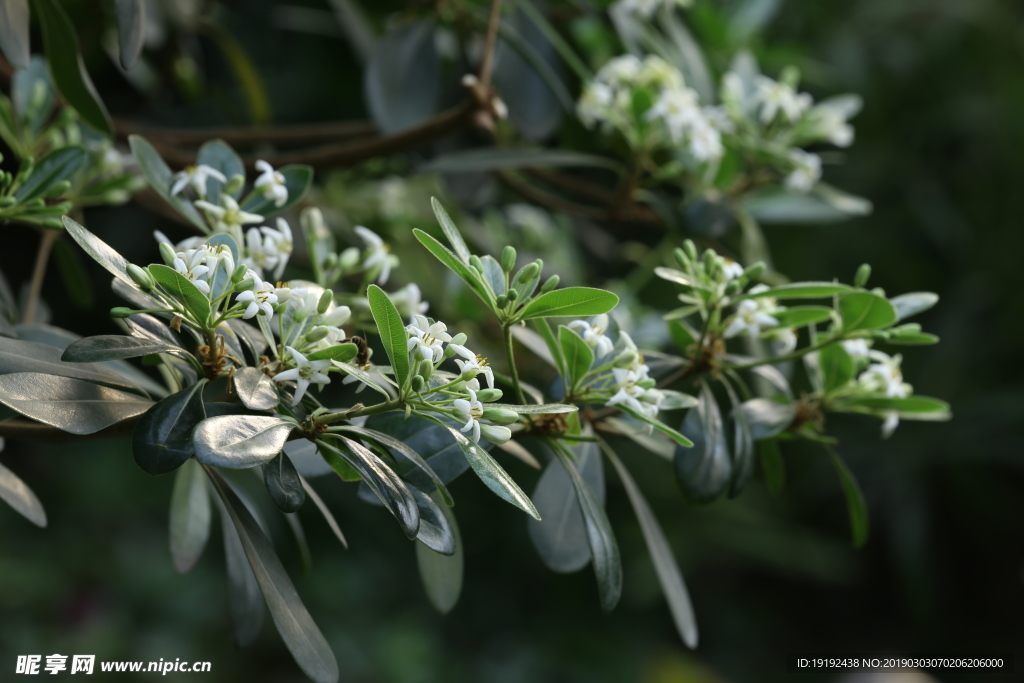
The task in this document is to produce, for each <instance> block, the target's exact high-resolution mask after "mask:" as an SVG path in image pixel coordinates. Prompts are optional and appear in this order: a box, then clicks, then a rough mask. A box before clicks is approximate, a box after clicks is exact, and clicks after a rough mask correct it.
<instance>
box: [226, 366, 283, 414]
mask: <svg viewBox="0 0 1024 683" xmlns="http://www.w3.org/2000/svg"><path fill="white" fill-rule="evenodd" d="M233 379H234V384H235V394H237V395H238V400H239V401H241V402H242V405H244V406H245V407H246V408H248V409H249V410H273V409H274V408H276V407H277V404H278V403H279V402H280V398H279V397H278V395H277V387H275V386H274V382H273V381H272V380H271V379H270V378H269V377H267V376H266V374H264V373H263V372H261V371H260V370H259V369H258V368H239V369H238V370H236V371H235V374H234V378H233Z"/></svg>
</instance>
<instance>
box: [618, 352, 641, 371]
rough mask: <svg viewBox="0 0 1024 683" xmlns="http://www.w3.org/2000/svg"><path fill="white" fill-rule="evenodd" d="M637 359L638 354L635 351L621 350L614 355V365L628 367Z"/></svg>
mask: <svg viewBox="0 0 1024 683" xmlns="http://www.w3.org/2000/svg"><path fill="white" fill-rule="evenodd" d="M638 360H640V355H639V354H638V353H637V352H636V351H623V352H622V353H620V354H619V355H618V356H616V357H615V367H617V368H628V367H629V366H631V365H633V364H634V363H636V362H637V361H638Z"/></svg>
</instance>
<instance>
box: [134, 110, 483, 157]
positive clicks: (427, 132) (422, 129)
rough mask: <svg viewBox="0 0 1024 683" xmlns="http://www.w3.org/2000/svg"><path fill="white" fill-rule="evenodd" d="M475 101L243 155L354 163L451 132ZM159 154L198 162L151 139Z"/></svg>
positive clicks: (469, 117)
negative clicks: (394, 129)
mask: <svg viewBox="0 0 1024 683" xmlns="http://www.w3.org/2000/svg"><path fill="white" fill-rule="evenodd" d="M475 111H476V105H475V104H474V103H473V102H472V101H470V100H467V101H465V102H463V103H462V104H459V105H457V106H455V107H452V108H451V109H447V110H445V111H443V112H441V113H439V114H437V115H435V116H433V117H432V118H430V119H428V120H426V121H424V122H423V123H421V124H419V125H417V126H413V127H412V128H408V129H406V130H403V131H400V132H398V133H394V134H393V135H385V136H380V137H373V138H370V139H367V140H356V141H354V142H348V143H338V144H327V145H320V146H318V147H313V148H309V149H298V150H288V151H274V152H267V153H265V154H246V155H242V161H243V162H244V163H245V165H246V167H248V168H252V167H253V165H254V164H255V163H256V160H257V159H265V160H266V161H267V162H269V163H270V164H272V165H274V166H285V165H287V164H308V165H310V166H312V167H313V168H314V169H315V170H318V171H319V170H324V169H330V168H337V167H339V166H353V165H355V164H359V163H361V162H363V161H367V160H368V159H372V158H374V157H377V156H383V155H387V154H396V153H398V152H404V151H406V150H409V149H412V148H414V147H417V146H419V145H422V144H424V143H426V142H430V141H432V140H436V139H438V138H441V137H444V136H446V135H450V134H452V133H455V132H457V131H460V130H462V129H464V128H468V127H469V126H470V125H471V124H472V122H473V114H474V113H475ZM150 142H152V143H153V146H154V147H156V149H157V151H159V152H160V155H161V156H163V158H164V160H165V161H167V163H168V164H170V165H171V166H177V167H184V166H188V165H189V164H192V163H195V152H194V151H192V150H183V149H180V148H179V147H176V146H174V145H171V144H167V143H166V142H163V141H161V140H159V139H158V140H150Z"/></svg>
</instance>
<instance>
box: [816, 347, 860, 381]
mask: <svg viewBox="0 0 1024 683" xmlns="http://www.w3.org/2000/svg"><path fill="white" fill-rule="evenodd" d="M818 367H820V368H821V376H822V378H823V379H824V382H825V393H830V392H833V391H835V390H836V389H841V388H842V387H845V386H846V385H847V384H849V383H850V380H852V379H853V376H854V374H855V373H856V371H857V366H856V364H854V362H853V359H852V358H850V354H849V353H847V352H846V349H845V348H843V345H842V344H839V343H835V344H829V345H828V346H826V347H825V348H823V349H822V350H821V351H818Z"/></svg>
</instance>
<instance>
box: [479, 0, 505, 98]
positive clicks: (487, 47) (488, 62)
mask: <svg viewBox="0 0 1024 683" xmlns="http://www.w3.org/2000/svg"><path fill="white" fill-rule="evenodd" d="M500 17H501V0H491V14H490V16H489V17H488V19H487V42H486V43H484V59H483V61H482V62H481V63H480V84H481V85H482V86H483V88H484V90H485V91H486V89H487V87H488V86H490V84H491V69H492V67H493V66H494V48H495V46H496V43H497V41H498V21H499V20H500Z"/></svg>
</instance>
